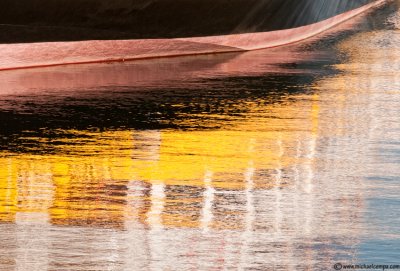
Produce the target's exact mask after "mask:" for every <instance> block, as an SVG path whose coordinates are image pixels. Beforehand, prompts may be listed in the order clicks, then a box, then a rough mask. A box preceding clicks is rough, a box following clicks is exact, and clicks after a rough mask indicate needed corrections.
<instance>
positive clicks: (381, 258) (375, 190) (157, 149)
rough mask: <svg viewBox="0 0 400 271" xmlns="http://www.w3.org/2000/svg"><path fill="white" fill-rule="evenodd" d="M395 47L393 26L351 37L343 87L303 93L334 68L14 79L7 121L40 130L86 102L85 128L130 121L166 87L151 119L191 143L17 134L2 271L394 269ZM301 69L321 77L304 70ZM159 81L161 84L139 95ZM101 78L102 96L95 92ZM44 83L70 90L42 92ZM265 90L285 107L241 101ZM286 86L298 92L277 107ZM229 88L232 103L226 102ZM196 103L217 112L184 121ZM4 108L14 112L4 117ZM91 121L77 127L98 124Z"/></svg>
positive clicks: (142, 134) (0, 197)
mask: <svg viewBox="0 0 400 271" xmlns="http://www.w3.org/2000/svg"><path fill="white" fill-rule="evenodd" d="M396 16H398V15H396ZM390 21H391V22H395V20H394V19H393V17H392V19H390ZM398 39H399V35H398V30H396V29H392V27H389V26H388V27H387V28H385V29H382V30H375V31H367V32H361V33H359V34H356V35H352V36H350V37H348V38H346V39H345V40H343V41H341V42H339V44H337V45H336V47H337V50H338V52H339V53H341V54H346V55H347V58H346V59H345V60H342V61H341V62H340V63H339V64H335V68H336V69H337V71H339V72H337V73H332V74H329V75H324V76H319V77H318V78H313V80H309V81H305V80H306V79H305V78H306V77H307V74H309V73H311V74H314V73H318V70H319V69H321V67H323V65H325V64H326V63H328V64H329V63H330V62H329V61H331V60H330V59H329V56H326V54H324V53H321V52H318V53H315V54H314V53H313V52H308V53H307V54H305V55H302V54H300V53H298V52H296V51H295V50H293V51H292V49H293V48H291V49H287V50H288V51H284V52H280V51H277V52H276V51H259V52H252V53H249V54H242V55H230V56H224V57H220V56H218V57H215V58H213V57H200V58H194V59H192V58H186V59H185V60H178V59H175V60H163V61H158V62H156V63H154V62H149V63H147V62H144V63H142V64H140V63H132V64H123V65H122V66H121V65H120V66H118V65H111V66H106V65H99V66H95V67H93V68H90V69H93V70H92V73H91V72H89V71H86V72H87V73H88V74H89V75H90V76H89V77H88V78H86V79H87V80H85V79H84V78H81V77H80V76H82V74H81V71H82V70H85V68H84V67H79V68H75V67H69V68H65V70H63V69H64V68H63V69H61V68H54V69H53V68H52V69H43V70H37V71H29V72H27V74H26V75H27V76H28V77H29V78H30V79H33V78H36V79H37V80H34V81H33V83H32V86H34V87H33V88H31V89H29V88H28V87H26V86H27V85H26V84H25V83H26V82H27V81H25V79H24V74H23V73H21V71H16V72H15V73H7V74H2V75H1V76H3V79H5V81H3V82H4V83H2V86H3V87H5V88H7V90H8V91H7V90H6V91H4V92H3V91H2V97H1V99H0V102H1V104H2V107H1V110H2V111H1V112H2V113H3V112H5V111H7V110H14V111H15V112H23V113H26V112H30V114H37V115H38V116H44V115H45V113H43V112H45V111H46V110H47V111H49V110H50V109H54V108H56V107H57V105H58V102H59V101H60V100H62V101H64V102H66V103H67V104H68V105H69V106H72V105H75V104H78V105H79V103H80V102H82V101H84V102H82V103H83V104H84V105H88V104H89V105H90V102H87V100H85V99H89V100H90V98H93V97H92V95H93V93H96V95H97V96H96V97H97V99H98V100H101V101H103V100H104V101H105V102H104V103H103V104H102V103H99V104H98V107H95V108H96V109H97V110H98V111H91V112H90V113H93V112H96V113H95V114H93V115H96V114H97V113H98V112H103V111H101V110H102V109H104V108H102V107H101V106H103V105H105V104H106V103H113V102H115V101H114V100H112V99H111V98H110V97H117V98H119V100H118V102H121V103H123V102H125V103H127V104H129V105H131V104H130V103H133V102H132V101H134V99H133V98H135V99H136V98H137V97H139V98H138V99H139V100H140V99H141V100H140V101H141V103H142V104H145V103H146V102H149V100H150V98H149V97H147V96H146V95H144V94H143V93H142V92H140V91H141V89H140V88H145V89H146V91H145V93H147V92H148V91H153V90H155V91H156V90H157V89H156V88H157V87H156V86H160V82H162V86H163V87H164V88H165V89H168V90H169V91H172V94H171V93H169V94H168V93H167V94H163V95H164V96H162V97H161V98H160V99H161V100H162V101H161V103H163V102H165V103H167V102H170V103H172V104H173V105H174V106H175V108H176V110H177V111H178V112H180V114H182V115H187V116H189V117H188V118H182V119H179V120H176V119H175V118H171V119H167V121H170V122H171V123H174V124H177V125H178V127H179V125H182V127H190V129H174V128H169V129H160V128H159V127H157V129H135V127H130V126H128V127H122V128H120V129H111V128H110V129H105V130H104V131H100V130H95V129H81V130H79V129H73V128H70V127H68V125H67V124H69V122H68V118H64V119H62V118H61V120H62V121H64V123H62V124H63V125H65V127H64V126H62V125H61V126H60V127H61V128H60V127H58V126H57V125H60V124H59V123H56V124H54V127H56V128H54V129H53V130H52V129H51V127H53V126H52V123H50V122H49V123H48V125H49V130H51V132H53V133H54V136H53V137H44V136H43V134H40V133H38V132H37V131H31V132H29V131H20V132H19V134H18V136H19V137H20V138H21V140H20V141H17V142H20V143H21V144H22V147H21V146H14V145H13V141H12V140H11V139H7V140H8V141H5V142H6V143H9V144H10V146H8V145H6V143H4V144H2V145H1V146H2V152H1V154H0V163H1V165H2V167H1V169H0V220H1V223H0V230H1V232H2V234H1V235H0V243H1V244H2V246H0V269H3V270H236V269H239V270H327V269H330V268H331V267H332V265H333V264H334V263H335V262H339V261H343V262H347V263H351V262H354V263H359V262H361V263H366V262H369V261H370V260H373V261H374V262H375V263H388V262H392V261H393V262H394V261H396V260H397V258H396V253H395V249H396V247H398V245H399V241H398V240H399V234H400V231H399V229H398V226H397V225H398V222H399V221H398V217H400V216H399V211H398V210H399V208H398V207H399V205H400V202H399V201H398V200H397V196H398V193H399V191H400V187H399V183H398V182H399V176H400V171H399V168H400V167H399V166H398V165H399V161H400V158H399V157H400V149H399V146H400V142H399V138H400V136H399V135H400V126H399V125H400V124H399V121H398V120H399V118H400V111H399V108H400V107H399V106H398V104H399V102H400V98H399V95H400V81H399V76H398V75H399V72H400V70H399V69H400V67H399V65H398V63H399V62H400V59H399V58H400V47H399V44H400V43H399V42H398ZM288 52H290V54H289V53H288ZM332 54H333V53H332ZM288 55H289V56H290V57H289V58H286V62H285V63H284V64H290V63H295V64H296V65H295V66H294V67H292V68H287V67H284V65H283V66H282V65H278V66H279V69H277V71H278V72H279V73H282V74H285V72H286V73H289V74H297V75H296V76H294V77H282V78H281V77H280V78H279V79H276V78H275V77H273V76H272V75H271V73H272V72H273V71H274V69H275V67H276V65H277V63H279V61H277V60H280V61H283V59H285V57H283V56H288ZM271 56H274V57H272V59H273V61H271ZM309 59H311V63H313V64H315V63H320V64H319V66H318V65H317V66H316V67H313V66H312V65H311V64H308V66H307V65H303V66H301V65H302V64H301V63H308V62H307V61H308V60H309ZM180 61H183V62H180ZM271 62H273V63H271ZM179 63H180V64H181V66H180V65H178V64H179ZM182 63H183V64H182ZM191 63H192V64H193V65H191ZM238 63H239V64H238ZM281 64H282V63H281ZM124 65H126V66H124ZM182 65H183V68H182ZM297 65H299V67H296V66H297ZM315 65H316V64H315ZM155 66H156V67H159V68H160V69H159V71H160V72H156V73H155V74H153V75H148V76H147V77H145V78H144V79H143V80H140V76H139V75H140V74H146V73H147V72H148V71H147V69H148V70H151V69H150V68H151V67H155ZM85 67H86V66H85ZM166 67H167V68H168V69H169V70H168V74H169V76H167V78H169V79H168V80H167V79H166V77H165V74H163V72H162V71H163V70H164V69H165V68H166ZM187 67H192V70H191V71H190V70H188V69H187ZM251 67H254V69H252V68H251ZM136 68H137V69H136ZM306 70H308V71H306ZM107 71H110V74H111V75H110V77H107V74H108V73H107ZM123 71H126V73H123ZM132 71H136V72H137V78H136V79H135V78H134V79H132V78H130V77H129V74H130V73H131V72H132ZM184 71H187V73H184ZM97 72H100V74H102V76H101V80H100V82H97V81H96V80H94V79H93V78H98V73H97ZM180 72H183V73H184V74H181V73H180ZM53 73H54V74H55V76H56V78H58V79H59V78H64V80H59V81H58V82H54V81H52V80H51V78H52V77H51V76H52V74H53ZM117 74H119V77H117V76H116V75H117ZM174 74H176V77H175V75H174ZM211 75H213V76H214V78H210V77H211ZM78 77H79V78H81V80H77V85H76V86H75V87H76V88H75V92H72V91H71V92H70V90H72V89H74V84H73V82H74V81H75V79H77V78H78ZM215 77H217V79H216V78H215ZM7 78H8V79H7ZM16 78H17V79H16ZM71 78H73V79H74V80H72V79H71ZM107 78H109V80H110V81H109V82H108V81H107ZM116 78H119V79H118V80H120V81H116ZM199 78H200V79H199ZM218 78H220V80H218ZM262 79H264V80H265V81H262V84H261V85H262V86H264V87H266V86H268V87H270V86H272V87H271V89H272V88H273V86H276V84H278V83H279V84H278V86H279V87H281V88H282V89H281V92H279V91H278V92H279V93H282V95H277V97H275V96H274V94H273V93H272V94H271V93H268V94H266V93H263V94H262V95H255V94H257V93H252V94H254V96H252V95H250V96H249V97H247V98H246V99H245V98H243V96H241V94H242V93H243V92H246V91H250V90H251V89H252V88H254V87H255V86H258V85H257V82H258V81H257V80H262ZM7 80H8V81H7ZM273 80H278V81H279V80H280V81H279V82H275V81H274V82H272V83H273V84H272V83H271V82H269V81H273ZM289 80H295V82H294V85H295V87H294V88H296V87H297V88H298V89H300V91H293V89H291V91H287V92H285V89H284V87H285V86H287V85H289V83H293V82H289ZM241 81H243V82H244V84H242V85H240V84H239V83H240V82H241ZM24 82H25V83H24ZM238 82H239V83H238ZM268 82H269V83H271V84H272V85H270V84H269V83H268ZM41 86H44V87H43V90H42V89H41ZM110 86H111V87H110ZM115 86H118V87H116V88H114V87H115ZM199 86H200V87H199ZM226 86H230V89H229V90H230V91H232V92H235V91H237V92H238V93H239V94H237V96H229V95H228V94H229V93H226V92H223V90H224V89H226V88H227V87H226ZM119 87H123V88H124V91H125V92H123V93H121V92H119V91H118V90H121V89H120V88H119ZM130 87H131V88H132V91H131V92H130V91H127V89H129V88H130ZM178 87H182V88H184V91H183V92H179V91H177V90H176V89H177V88H178ZM201 88H207V92H206V94H207V95H208V96H210V97H211V98H210V100H209V101H211V102H215V100H217V102H218V103H217V104H218V107H219V108H218V109H224V110H225V109H226V111H224V110H221V111H213V112H211V113H209V112H206V113H204V112H201V110H203V109H201V110H200V111H195V110H194V109H193V108H189V109H193V111H190V110H189V109H187V111H184V110H182V111H179V108H182V104H183V103H184V99H185V97H186V96H190V95H193V92H196V91H201ZM10 89H11V90H12V91H9V90H10ZM80 90H82V91H83V92H82V93H80V92H79V91H80ZM14 91H15V92H14ZM213 91H214V92H213ZM13 93H17V94H15V95H16V97H17V98H18V99H19V100H18V101H20V103H14V104H13V103H9V102H8V101H10V100H12V99H13V97H14V96H13ZM49 93H51V94H52V95H48V94H49ZM182 93H183V94H185V95H183V96H179V97H177V95H178V94H179V95H182ZM153 94H154V95H156V94H155V93H153ZM203 94H204V93H203ZM216 94H218V95H216ZM135 95H137V96H135ZM169 95H170V96H169ZM207 95H206V96H207ZM213 95H214V96H213ZM35 96H37V97H38V99H37V100H36V99H32V97H35ZM171 96H172V98H171ZM221 96H223V97H222V98H221ZM65 97H68V98H70V99H73V101H72V102H71V100H63V99H64V98H65ZM190 97H191V96H190ZM270 97H273V98H270ZM74 99H75V100H74ZM98 100H95V99H94V100H92V103H96V102H98ZM68 101H69V102H68ZM25 102H26V103H25ZM35 102H38V104H39V105H41V106H38V107H37V108H36V107H35V106H34V105H35ZM21 104H23V105H24V107H21ZM121 106H123V105H121ZM143 106H144V105H143ZM232 107H233V108H235V110H236V111H230V109H231V108H232ZM77 108H78V107H76V108H74V110H78V109H79V108H78V109H77ZM127 108H129V106H128V107H127ZM139 109H141V107H140V108H139ZM228 109H229V110H228ZM63 110H67V109H65V108H64V109H63ZM148 110H149V111H151V110H156V109H153V108H151V107H149V109H148ZM109 111H110V112H112V109H110V110H109ZM54 112H56V111H51V114H53V113H54ZM67 112H68V111H67ZM70 112H72V111H70ZM85 112H86V111H84V109H81V111H79V113H80V114H82V116H84V117H85V118H88V119H89V120H90V121H92V122H93V123H95V124H98V123H96V122H95V119H90V116H89V115H85ZM107 112H108V111H107ZM137 112H139V113H141V112H142V111H140V110H138V111H137ZM137 112H136V113H137ZM232 112H235V114H234V113H232ZM243 112H244V113H243ZM72 113H73V112H72ZM125 113H128V111H126V112H125ZM139 113H138V114H139ZM110 114H111V113H110ZM160 114H161V113H160ZM28 115H29V114H28ZM160 116H162V115H160ZM25 117H26V115H24V114H21V116H19V118H20V119H23V120H25V119H24V118H25ZM118 117H119V118H124V116H123V115H119V116H118ZM163 117H165V116H163ZM175 117H177V116H175ZM20 119H16V121H19V120H20ZM54 119H55V118H54ZM210 119H211V121H209V120H210ZM26 120H29V119H26ZM51 120H52V121H53V119H51ZM75 120H76V119H75ZM5 121H6V120H5ZM76 121H77V120H76ZM203 122H204V123H205V125H204V126H202V127H203V128H201V129H199V128H197V127H196V124H200V123H201V124H203ZM65 123H67V124H65ZM127 123H128V124H129V125H131V124H132V123H131V122H127ZM210 123H211V126H209V125H210ZM7 124H9V125H10V126H12V125H11V122H10V121H9V122H7ZM25 124H26V125H28V124H30V123H29V121H26V122H25ZM214 125H215V126H214ZM133 126H134V125H133ZM217 126H218V129H217V128H215V127H217ZM204 127H206V128H207V129H205V128H204ZM13 128H15V127H13ZM16 131H17V129H16ZM17 132H18V131H17ZM17 132H16V133H17ZM44 135H46V134H44ZM65 135H68V136H69V137H65ZM12 136H13V135H8V134H5V135H4V137H10V138H12ZM14 136H15V135H14ZM63 136H64V137H63ZM4 140H6V139H4ZM29 142H33V143H34V144H33V145H34V147H30V145H29V144H30V143H29ZM6 147H8V148H6ZM383 248H384V249H383Z"/></svg>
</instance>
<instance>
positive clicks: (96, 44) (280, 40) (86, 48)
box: [0, 0, 387, 70]
mask: <svg viewBox="0 0 400 271" xmlns="http://www.w3.org/2000/svg"><path fill="white" fill-rule="evenodd" d="M385 2H387V0H377V1H370V2H369V3H365V4H363V5H360V6H359V7H356V8H348V9H349V10H346V11H345V12H342V13H339V14H337V15H335V16H332V17H329V16H327V15H324V16H325V17H327V18H325V17H322V18H324V19H323V20H320V21H317V22H313V23H310V24H306V23H304V22H303V23H297V24H299V25H300V26H296V27H290V26H286V27H278V28H283V29H278V30H272V31H264V32H263V31H258V32H249V33H233V34H225V35H213V36H194V37H185V35H183V37H179V36H178V37H175V38H137V39H128V40H124V39H122V40H118V39H117V40H107V39H102V40H78V41H45V42H18V43H3V44H0V70H11V69H21V68H33V67H45V66H54V65H66V64H83V63H97V62H110V61H125V60H134V59H145V58H158V57H173V56H184V55H195V54H211V53H223V52H238V51H248V50H256V49H263V48H271V47H276V46H282V45H286V44H290V43H295V42H298V41H301V40H304V39H307V38H309V37H312V36H315V35H317V34H319V33H321V32H324V31H326V30H328V29H330V28H332V27H333V26H335V25H337V24H340V23H341V22H344V21H346V20H348V19H350V18H352V17H354V16H357V15H359V14H361V13H364V12H366V11H367V10H370V9H371V8H374V7H377V6H379V5H382V4H384V3H385ZM275 28H276V26H275Z"/></svg>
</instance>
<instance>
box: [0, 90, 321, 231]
mask: <svg viewBox="0 0 400 271" xmlns="http://www.w3.org/2000/svg"><path fill="white" fill-rule="evenodd" d="M292 98H293V97H292ZM297 99H298V100H297V101H295V102H290V103H282V104H277V105H266V106H264V107H254V108H251V107H250V108H249V109H251V111H250V112H249V114H247V115H246V117H243V118H238V117H232V120H233V122H234V125H232V126H229V127H227V128H223V129H220V130H203V131H201V130H200V131H199V130H187V131H182V130H147V131H135V130H118V131H106V132H89V131H75V130H74V131H63V132H68V133H69V134H73V135H74V137H73V138H72V139H71V138H68V139H60V138H56V139H54V140H57V143H58V144H57V147H56V151H55V154H43V155H34V154H28V153H18V154H14V153H6V152H4V153H3V154H2V157H1V158H0V159H1V161H0V163H1V164H2V165H6V166H2V167H1V169H0V183H1V185H2V187H1V189H0V208H1V209H0V214H1V215H0V219H1V221H4V222H14V221H15V219H16V214H17V213H45V214H47V215H48V218H49V222H51V223H52V224H56V225H92V226H101V227H117V228H118V227H123V226H124V223H125V222H126V221H127V220H137V221H138V222H139V223H142V224H144V225H149V226H154V225H161V226H163V227H202V228H205V227H206V228H224V229H228V228H231V229H233V228H243V227H245V218H244V215H245V213H246V212H247V211H246V210H243V209H241V208H238V209H237V210H234V209H230V208H225V207H224V206H225V205H227V204H228V205H229V204H230V203H231V202H230V200H232V199H230V198H229V197H228V198H227V197H225V196H224V193H222V192H221V191H228V192H229V191H231V192H230V193H232V194H235V193H236V192H235V191H238V192H240V191H244V192H246V191H253V190H260V189H267V190H271V189H274V188H277V189H281V188H282V187H285V186H291V185H292V183H291V180H284V179H283V174H284V171H285V170H286V169H289V168H290V167H291V166H293V165H294V164H301V163H305V164H309V163H310V159H312V157H311V156H307V155H303V156H299V155H298V154H296V152H298V150H297V151H296V146H297V145H298V144H299V142H300V141H304V140H311V141H315V137H316V136H317V133H318V96H316V95H314V96H311V97H308V96H307V95H302V96H298V97H297ZM299 128H300V129H299ZM30 139H31V140H32V139H34V138H30ZM34 140H36V142H37V148H38V149H40V147H41V144H43V142H42V141H43V139H41V138H37V139H34ZM313 148H315V146H313ZM278 192H279V190H278ZM237 200H239V201H243V202H246V199H237ZM210 204H211V205H210ZM132 206H140V207H138V208H139V209H138V208H136V207H132Z"/></svg>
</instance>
